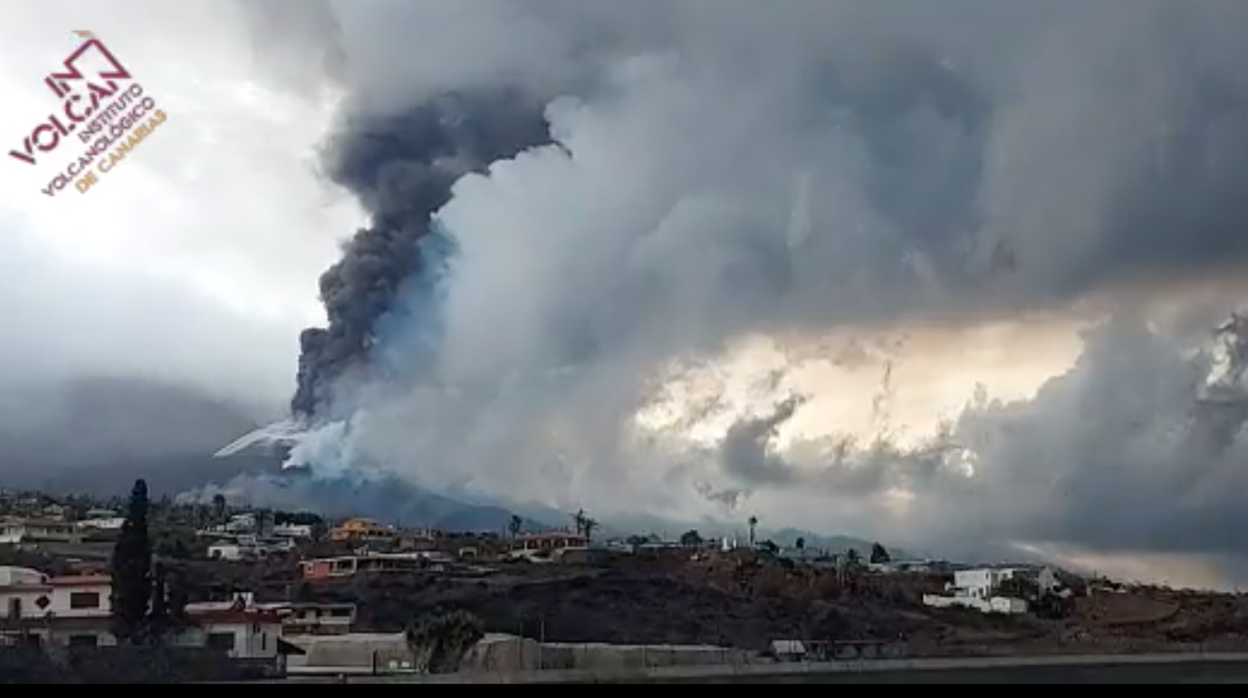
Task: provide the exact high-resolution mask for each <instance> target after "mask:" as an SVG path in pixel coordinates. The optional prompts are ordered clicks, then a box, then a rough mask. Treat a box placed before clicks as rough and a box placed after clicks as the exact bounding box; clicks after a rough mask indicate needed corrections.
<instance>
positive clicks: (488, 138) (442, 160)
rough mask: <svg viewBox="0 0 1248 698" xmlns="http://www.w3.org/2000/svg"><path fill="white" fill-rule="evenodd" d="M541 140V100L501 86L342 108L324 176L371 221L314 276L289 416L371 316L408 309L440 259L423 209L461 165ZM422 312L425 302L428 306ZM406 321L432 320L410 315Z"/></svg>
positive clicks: (365, 351)
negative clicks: (311, 311) (357, 109)
mask: <svg viewBox="0 0 1248 698" xmlns="http://www.w3.org/2000/svg"><path fill="white" fill-rule="evenodd" d="M547 141H548V135H547V130H546V122H545V119H544V118H543V114H542V105H541V104H540V103H534V102H533V101H532V100H529V99H526V98H525V97H524V96H523V95H521V94H518V93H514V92H509V91H503V90H500V91H496V92H477V93H466V94H454V93H451V94H443V95H438V96H436V97H434V98H432V99H430V100H428V101H425V102H423V103H421V104H418V105H416V106H415V107H413V108H411V109H409V110H406V111H404V112H402V113H399V114H394V115H383V116H378V115H349V116H347V118H346V119H345V121H344V125H343V127H342V131H341V132H339V133H337V134H335V135H334V136H333V137H331V138H330V140H329V142H328V144H327V148H326V153H325V156H324V157H325V164H326V169H327V173H328V175H329V177H330V178H331V179H332V180H333V181H334V182H335V183H337V184H339V185H340V186H342V187H345V188H346V189H348V190H349V191H351V192H352V193H354V194H355V195H356V196H357V197H358V198H359V200H360V202H361V203H362V204H363V206H364V208H365V209H366V210H367V211H368V212H369V215H370V218H371V221H370V223H369V225H368V226H367V227H365V228H361V229H360V230H359V231H357V232H356V233H355V235H354V236H353V237H352V238H351V239H350V240H349V241H348V242H347V243H346V244H345V245H344V247H343V256H342V259H340V260H339V261H338V262H336V263H335V264H334V265H333V266H332V267H330V268H329V269H328V270H327V271H326V272H325V273H324V274H323V275H322V276H321V280H320V297H321V300H322V301H323V302H324V304H325V311H326V315H327V316H328V319H329V325H328V326H327V327H325V328H319V327H318V328H309V329H307V330H304V332H303V333H302V334H301V335H300V337H299V349H300V354H299V367H298V374H297V388H296V391H295V395H294V397H293V398H292V399H291V411H292V412H293V413H294V415H295V416H296V417H304V418H307V417H312V416H314V415H316V414H317V412H318V409H319V408H321V407H322V406H323V405H324V404H325V403H326V402H327V401H328V400H329V398H330V396H329V394H328V391H329V390H330V389H331V388H332V386H333V385H334V381H335V380H337V379H338V378H340V377H341V376H342V375H343V374H344V373H345V372H347V371H350V370H351V369H353V368H355V369H362V370H363V369H366V367H367V363H368V360H369V357H370V350H371V349H372V347H373V344H374V342H375V337H376V334H375V333H376V332H377V331H378V325H379V324H380V323H382V322H383V321H384V319H385V318H386V317H387V315H389V314H392V313H399V312H404V311H405V310H415V311H416V312H419V311H420V310H423V309H419V308H413V307H412V305H411V304H410V303H409V301H410V300H411V299H412V298H414V297H423V296H425V295H426V294H428V293H430V287H431V286H432V285H434V284H436V283H437V281H438V277H439V275H440V274H442V273H443V269H442V265H443V264H444V261H445V260H444V259H442V258H441V255H440V254H439V252H438V251H437V250H436V249H434V247H433V246H431V245H427V244H425V243H427V242H428V240H429V238H430V236H431V235H433V232H432V231H431V224H432V219H431V217H432V215H433V214H434V212H436V211H437V210H438V209H439V208H441V207H442V206H443V205H444V204H446V202H447V201H449V200H450V198H451V186H452V185H453V184H454V183H455V182H456V181H457V180H458V179H459V178H460V177H462V176H463V175H465V174H467V173H469V172H474V171H479V170H481V169H483V168H484V167H486V166H488V165H489V164H491V163H493V162H495V161H496V160H499V159H501V158H507V157H511V156H514V155H515V154H516V153H519V152H521V151H522V150H524V149H526V148H529V147H532V146H535V145H539V144H542V143H544V142H547ZM428 310H429V312H430V314H432V313H433V312H435V310H434V309H433V308H429V309H428ZM408 321H410V322H412V323H416V324H420V323H428V322H436V320H433V319H432V318H430V317H421V316H416V317H411V318H409V319H408Z"/></svg>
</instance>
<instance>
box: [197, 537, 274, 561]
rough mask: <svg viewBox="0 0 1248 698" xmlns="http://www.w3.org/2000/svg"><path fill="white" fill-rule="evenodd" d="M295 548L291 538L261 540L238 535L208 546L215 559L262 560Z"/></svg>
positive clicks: (211, 555) (209, 554)
mask: <svg viewBox="0 0 1248 698" xmlns="http://www.w3.org/2000/svg"><path fill="white" fill-rule="evenodd" d="M294 549H295V543H294V540H293V539H291V538H277V539H269V540H261V539H259V538H256V537H255V536H237V537H235V538H233V540H220V541H218V542H216V543H213V544H212V545H210V546H208V557H210V558H212V559H213V560H227V561H232V562H237V561H239V560H260V559H264V558H266V557H268V556H269V555H280V554H283V553H288V552H290V551H292V550H294Z"/></svg>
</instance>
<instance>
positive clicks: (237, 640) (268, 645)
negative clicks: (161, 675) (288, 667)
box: [176, 623, 282, 659]
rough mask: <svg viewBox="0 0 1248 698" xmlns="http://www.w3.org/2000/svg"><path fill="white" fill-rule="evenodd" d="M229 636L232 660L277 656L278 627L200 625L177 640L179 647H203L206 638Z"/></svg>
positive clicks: (247, 624) (273, 625) (263, 624)
mask: <svg viewBox="0 0 1248 698" xmlns="http://www.w3.org/2000/svg"><path fill="white" fill-rule="evenodd" d="M216 634H229V635H231V636H232V637H233V649H232V650H230V652H229V656H230V657H231V658H233V659H255V658H269V657H276V656H277V639H278V638H279V637H281V634H282V628H281V626H280V625H275V624H268V623H260V624H258V625H256V624H253V623H202V624H201V625H200V626H198V627H192V628H188V629H187V630H186V631H184V632H183V633H182V635H181V636H180V637H179V638H178V640H177V643H176V644H177V645H178V646H181V647H204V646H206V645H207V642H208V637H209V636H210V635H216Z"/></svg>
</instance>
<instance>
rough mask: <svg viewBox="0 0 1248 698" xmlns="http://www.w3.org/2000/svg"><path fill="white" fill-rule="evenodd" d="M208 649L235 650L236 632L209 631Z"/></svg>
mask: <svg viewBox="0 0 1248 698" xmlns="http://www.w3.org/2000/svg"><path fill="white" fill-rule="evenodd" d="M208 649H211V650H223V651H226V652H233V651H234V633H208Z"/></svg>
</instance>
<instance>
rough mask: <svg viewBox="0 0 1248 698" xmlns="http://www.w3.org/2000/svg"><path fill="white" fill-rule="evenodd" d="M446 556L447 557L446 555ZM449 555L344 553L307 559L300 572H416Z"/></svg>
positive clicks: (308, 575)
mask: <svg viewBox="0 0 1248 698" xmlns="http://www.w3.org/2000/svg"><path fill="white" fill-rule="evenodd" d="M444 558H445V559H444ZM449 561H450V560H449V558H447V557H446V556H441V555H437V554H427V553H391V554H382V553H372V554H368V555H344V556H342V557H330V558H319V559H313V560H304V561H302V562H300V563H299V567H300V572H301V573H302V576H303V578H304V579H306V580H309V581H316V580H324V579H335V578H340V577H353V576H355V575H357V574H387V573H391V574H392V573H413V572H420V571H424V570H428V569H430V568H431V566H433V565H440V564H446V563H447V562H449Z"/></svg>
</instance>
